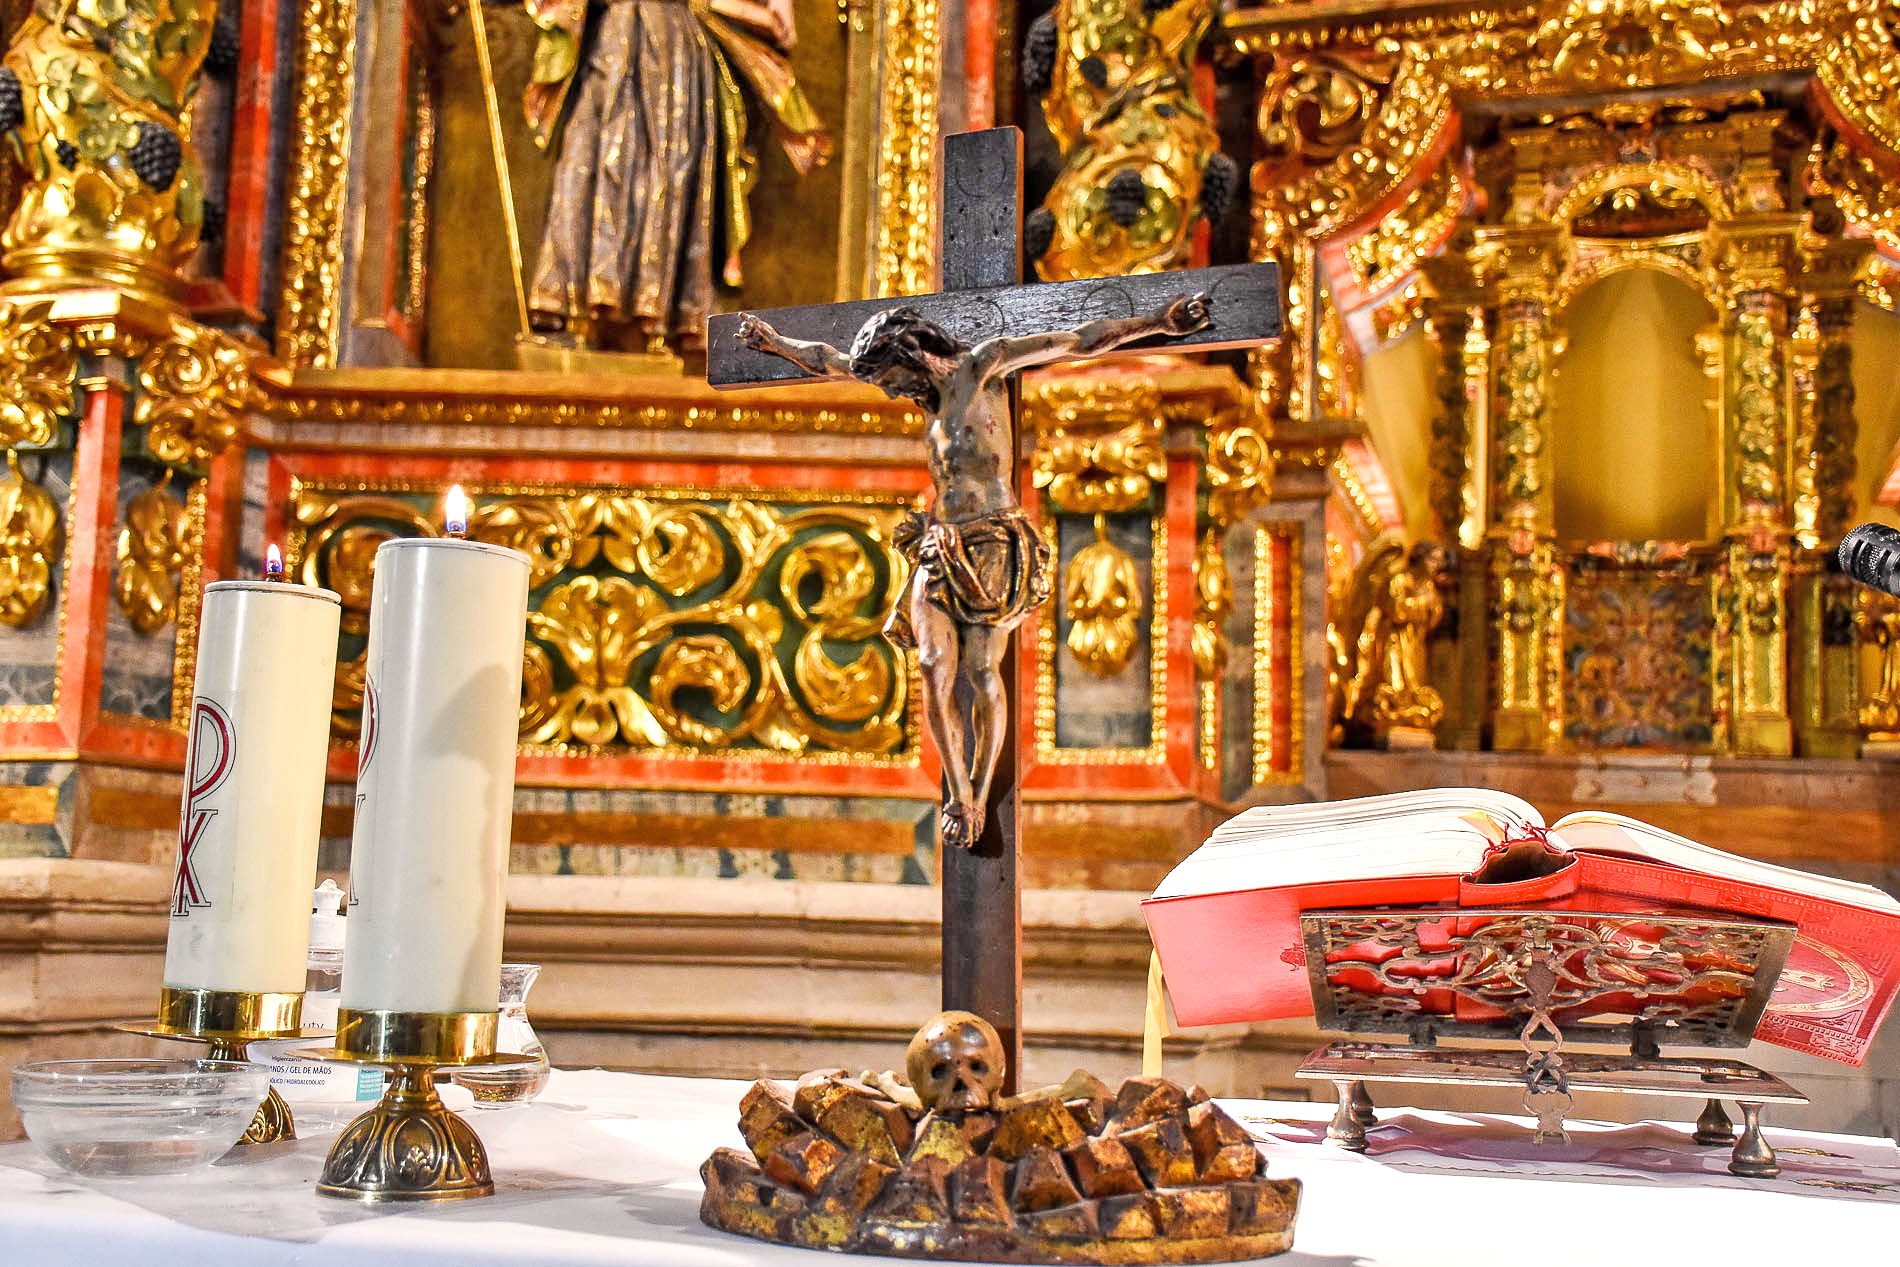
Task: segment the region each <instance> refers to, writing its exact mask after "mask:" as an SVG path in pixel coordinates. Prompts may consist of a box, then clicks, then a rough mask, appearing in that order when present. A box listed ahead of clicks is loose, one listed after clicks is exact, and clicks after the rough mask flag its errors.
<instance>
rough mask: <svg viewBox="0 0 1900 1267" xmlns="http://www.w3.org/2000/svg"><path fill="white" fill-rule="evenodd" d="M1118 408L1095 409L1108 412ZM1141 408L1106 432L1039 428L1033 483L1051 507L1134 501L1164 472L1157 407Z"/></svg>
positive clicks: (1099, 507)
mask: <svg viewBox="0 0 1900 1267" xmlns="http://www.w3.org/2000/svg"><path fill="white" fill-rule="evenodd" d="M1149 394H1152V389H1149ZM1118 412H1120V411H1118V410H1114V409H1104V410H1102V411H1100V413H1101V414H1103V415H1107V416H1110V417H1113V416H1115V414H1117V413H1118ZM1141 412H1143V413H1145V414H1146V416H1145V417H1142V418H1140V419H1139V420H1138V421H1135V422H1131V423H1129V424H1128V425H1127V426H1124V427H1122V428H1120V429H1119V430H1116V431H1113V432H1110V433H1109V434H1107V435H1099V434H1097V435H1088V434H1079V433H1078V432H1076V431H1073V430H1070V429H1069V428H1068V427H1066V426H1063V427H1057V428H1055V429H1053V430H1050V431H1048V432H1045V433H1044V435H1043V436H1042V438H1041V441H1040V443H1038V444H1037V446H1036V454H1035V458H1034V461H1033V463H1032V475H1033V478H1034V480H1035V484H1036V487H1037V488H1043V489H1047V490H1048V492H1049V500H1050V501H1052V502H1054V503H1055V505H1056V508H1057V509H1059V510H1064V511H1068V512H1069V513H1071V514H1078V515H1091V514H1099V513H1100V512H1102V511H1111V512H1113V511H1124V510H1132V509H1134V508H1135V507H1136V506H1139V505H1140V504H1141V503H1142V502H1144V501H1146V500H1147V498H1148V494H1149V491H1150V490H1151V489H1152V488H1153V487H1154V485H1155V484H1156V483H1157V482H1158V481H1160V480H1163V479H1165V478H1166V477H1167V474H1168V455H1167V453H1166V451H1165V450H1164V449H1163V448H1162V443H1161V441H1162V426H1161V415H1160V410H1159V406H1158V404H1153V405H1150V406H1149V407H1148V408H1145V409H1143V410H1142V411H1141ZM1098 416H1100V415H1098Z"/></svg>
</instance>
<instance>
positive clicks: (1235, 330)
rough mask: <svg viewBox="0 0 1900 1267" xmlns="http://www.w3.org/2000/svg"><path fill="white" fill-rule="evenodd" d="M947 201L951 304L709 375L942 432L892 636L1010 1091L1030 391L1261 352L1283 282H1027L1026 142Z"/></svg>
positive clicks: (989, 154)
mask: <svg viewBox="0 0 1900 1267" xmlns="http://www.w3.org/2000/svg"><path fill="white" fill-rule="evenodd" d="M942 193H943V198H942V203H943V229H942V238H941V245H942V249H941V251H940V256H941V268H942V276H943V290H942V291H941V292H939V293H937V294H934V295H918V296H913V297H910V298H905V299H868V300H858V301H855V302H851V303H834V304H814V305H810V306H806V307H797V308H777V309H773V310H771V311H768V312H760V313H725V314H721V315H718V316H715V317H713V318H712V320H711V321H710V322H709V323H708V330H707V354H706V378H707V381H708V382H709V383H711V384H712V385H713V386H715V387H726V388H729V387H745V386H753V385H757V384H761V383H771V382H789V381H798V380H814V379H827V378H855V379H859V380H862V381H865V382H871V383H875V384H876V385H877V386H879V387H881V388H883V390H884V391H885V393H886V394H888V395H890V396H905V397H908V398H909V399H911V400H912V401H914V402H916V404H917V405H918V407H919V408H920V409H922V410H923V412H924V413H925V415H926V417H927V419H928V424H929V425H928V430H927V433H926V451H927V460H928V463H929V467H930V474H931V482H932V484H933V485H934V486H935V491H936V498H935V501H934V502H933V503H932V505H931V507H930V509H929V510H928V511H926V512H925V513H923V514H921V515H917V516H913V519H912V521H911V523H910V524H908V525H907V526H906V528H905V529H904V530H901V531H900V533H899V540H898V545H899V548H900V549H901V550H902V551H903V552H904V554H905V555H906V557H907V558H908V559H909V560H910V561H911V563H912V568H911V576H910V579H909V582H908V583H907V586H906V590H905V592H904V594H903V595H902V596H900V598H899V600H898V602H897V605H896V608H895V610H894V611H893V613H892V619H891V626H890V632H891V634H892V637H893V640H895V641H899V642H911V643H914V645H915V646H916V647H917V651H918V662H919V664H920V666H921V667H922V670H923V677H924V712H925V716H926V719H927V721H928V723H929V729H930V733H931V738H932V740H933V742H934V743H935V744H936V746H937V753H938V756H939V758H940V760H941V762H942V764H943V769H944V800H943V807H942V812H941V814H940V815H939V819H938V831H939V848H938V854H939V860H940V862H941V865H942V868H943V1006H944V1007H945V1008H946V1009H955V1010H960V1011H968V1012H974V1013H976V1014H977V1015H978V1016H981V1017H983V1018H984V1019H985V1020H987V1021H989V1022H990V1024H992V1025H994V1026H995V1027H996V1031H997V1033H998V1035H999V1036H1000V1037H1001V1039H1002V1042H1003V1052H1004V1056H1005V1061H1006V1064H1005V1069H1006V1071H1007V1077H1008V1079H1009V1084H1008V1089H1012V1090H1013V1089H1014V1085H1015V1080H1016V1078H1017V1077H1018V1072H1019V1070H1020V1069H1021V1068H1022V1026H1021V1021H1020V1012H1021V1005H1022V891H1021V886H1020V884H1019V882H1018V880H1017V864H1018V861H1019V853H1020V831H1019V827H1020V823H1019V818H1020V811H1021V806H1020V798H1019V796H1018V792H1019V786H1020V779H1019V771H1018V761H1017V732H1018V716H1017V713H1018V710H1017V708H1016V706H1015V701H1014V698H1013V697H1014V695H1015V690H1014V686H1015V683H1016V681H1017V676H1016V656H1017V653H1016V649H1015V641H1016V639H1015V632H1016V629H1017V628H1018V627H1019V626H1020V625H1021V624H1022V623H1023V622H1024V621H1025V620H1026V619H1027V618H1028V616H1029V614H1030V613H1031V612H1032V611H1033V610H1034V608H1035V607H1036V605H1037V604H1039V603H1040V602H1042V601H1043V600H1044V599H1045V598H1047V597H1048V595H1049V590H1050V586H1051V583H1052V580H1053V576H1052V567H1053V561H1052V559H1051V558H1050V550H1049V547H1048V545H1047V544H1046V543H1045V541H1044V539H1043V537H1042V535H1041V532H1040V530H1039V529H1038V528H1037V526H1036V525H1035V523H1034V522H1033V521H1032V520H1031V519H1030V518H1029V517H1028V516H1027V515H1026V514H1025V513H1024V511H1023V509H1022V506H1021V505H1020V504H1019V502H1018V500H1017V498H1018V494H1019V490H1020V489H1021V487H1022V479H1021V473H1020V471H1019V469H1018V467H1019V460H1018V459H1019V448H1020V446H1019V442H1018V437H1017V429H1016V418H1015V415H1016V390H1015V382H1014V380H1015V375H1016V373H1017V372H1018V371H1020V370H1023V369H1027V368H1030V367H1032V366H1036V365H1047V364H1051V363H1054V362H1057V361H1066V360H1080V359H1085V358H1086V359H1094V358H1101V357H1107V356H1116V355H1121V356H1126V355H1139V354H1142V353H1146V352H1154V351H1162V350H1176V349H1193V350H1197V351H1209V350H1213V349H1216V348H1236V347H1247V346H1250V345H1253V344H1257V343H1263V342H1265V341H1267V340H1268V339H1272V338H1276V337H1278V335H1279V333H1280V299H1279V294H1280V278H1279V269H1278V267H1277V266H1276V265H1274V264H1272V263H1258V264H1239V265H1233V266H1230V267H1226V268H1205V269H1194V270H1189V271H1182V272H1169V273H1151V274H1144V275H1140V276H1134V277H1111V278H1101V279H1098V280H1088V281H1070V282H1050V283H1046V284H1043V285H1030V286H1025V285H1022V284H1020V282H1021V271H1022V249H1021V245H1020V242H1019V240H1018V230H1019V227H1020V225H1021V224H1022V134H1021V133H1020V132H1018V131H1017V130H1016V129H1015V128H991V129H989V130H987V131H983V132H964V133H959V134H957V135H954V136H950V137H946V138H945V140H944V147H943V165H942ZM1159 650H1160V649H1159V648H1157V649H1156V653H1157V654H1159Z"/></svg>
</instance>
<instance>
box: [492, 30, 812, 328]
mask: <svg viewBox="0 0 1900 1267" xmlns="http://www.w3.org/2000/svg"><path fill="white" fill-rule="evenodd" d="M525 3H526V4H527V7H528V14H529V16H530V17H531V18H532V19H533V20H534V23H535V25H536V26H538V27H540V29H541V38H540V42H539V44H538V45H537V46H536V48H535V54H534V70H533V75H532V79H531V81H530V82H529V85H528V89H527V93H526V95H525V99H524V106H525V108H526V111H527V116H528V123H529V125H530V126H531V127H532V128H533V130H534V136H535V140H536V142H537V143H538V144H539V145H540V146H541V147H542V148H543V149H547V148H550V147H552V146H554V145H556V144H558V146H559V149H558V151H557V158H556V162H555V168H554V189H553V192H552V194H551V195H550V196H549V203H548V217H547V226H546V228H545V229H544V231H543V233H542V237H541V249H540V253H539V255H538V257H537V260H536V263H535V268H534V273H533V276H532V279H531V282H530V286H529V291H528V306H529V308H530V310H531V312H532V315H533V317H534V319H535V321H536V324H537V325H542V326H544V327H546V328H550V329H565V330H566V331H567V332H568V333H569V335H570V336H571V337H572V338H574V340H575V341H576V342H584V343H587V344H590V345H592V346H596V347H603V346H613V345H615V343H616V340H617V338H618V337H621V336H624V335H631V336H632V337H633V338H635V339H636V340H639V341H643V343H644V346H645V347H646V348H648V349H649V350H656V351H657V350H659V349H660V348H661V347H662V346H664V345H665V344H666V343H668V342H669V341H670V342H671V343H672V344H673V345H674V346H676V347H696V346H699V345H700V344H702V343H703V341H704V338H705V328H706V314H707V313H708V312H710V311H711V310H712V303H713V271H712V270H713V260H714V254H715V252H717V253H718V257H719V264H720V276H721V279H722V280H723V281H724V282H725V284H726V285H728V286H738V285H739V284H740V283H741V281H742V280H743V277H742V274H741V271H740V267H739V253H740V252H741V251H742V250H743V249H744V247H745V244H746V239H747V238H749V237H750V236H751V229H752V222H751V211H750V204H749V201H748V199H749V195H750V192H751V189H752V185H753V182H754V181H755V180H756V179H757V169H758V161H757V159H756V157H755V156H754V151H753V149H752V147H751V145H750V144H749V142H748V140H747V135H746V133H747V125H748V99H749V100H750V101H751V102H752V103H754V104H755V105H756V107H757V109H758V111H759V113H761V114H762V115H763V116H764V118H765V121H766V122H767V123H768V124H769V125H770V127H771V129H772V131H773V133H774V134H775V135H776V136H777V138H778V142H779V144H780V145H781V146H782V147H783V148H784V150H785V154H786V156H787V157H788V158H790V159H791V161H792V166H793V167H795V168H796V169H797V170H798V171H799V172H800V173H801V174H803V173H804V172H807V171H809V170H811V169H812V168H813V167H817V166H819V165H820V164H822V163H824V162H825V161H826V160H827V159H828V158H829V157H830V156H831V137H830V136H829V135H828V134H827V133H826V132H825V128H824V125H823V124H822V123H821V122H819V119H818V116H817V115H816V114H815V113H814V112H813V111H812V108H811V105H810V103H809V102H807V101H806V99H805V94H804V93H803V92H802V91H800V89H799V86H798V81H797V79H796V78H795V77H794V76H793V73H792V65H791V62H790V61H788V60H787V59H786V57H785V51H786V50H788V49H790V48H791V47H792V45H793V44H794V43H795V42H796V39H797V32H796V30H795V28H794V26H793V21H792V8H791V0H607V3H605V4H604V5H602V4H595V5H592V6H590V5H589V4H588V0H525Z"/></svg>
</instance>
